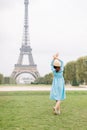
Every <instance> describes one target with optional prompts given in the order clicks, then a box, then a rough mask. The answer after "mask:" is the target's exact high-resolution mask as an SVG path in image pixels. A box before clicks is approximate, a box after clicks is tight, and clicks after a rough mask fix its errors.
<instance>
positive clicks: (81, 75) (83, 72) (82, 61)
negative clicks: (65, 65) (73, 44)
mask: <svg viewBox="0 0 87 130" xmlns="http://www.w3.org/2000/svg"><path fill="white" fill-rule="evenodd" d="M86 61H87V56H85V57H80V58H79V59H77V62H76V76H77V80H78V81H79V82H80V83H86V84H87V64H86Z"/></svg>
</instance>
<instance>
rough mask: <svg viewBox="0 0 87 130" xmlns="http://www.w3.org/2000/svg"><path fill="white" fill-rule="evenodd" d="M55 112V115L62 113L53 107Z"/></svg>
mask: <svg viewBox="0 0 87 130" xmlns="http://www.w3.org/2000/svg"><path fill="white" fill-rule="evenodd" d="M53 112H54V114H55V115H59V114H60V111H58V110H57V109H56V108H55V107H53Z"/></svg>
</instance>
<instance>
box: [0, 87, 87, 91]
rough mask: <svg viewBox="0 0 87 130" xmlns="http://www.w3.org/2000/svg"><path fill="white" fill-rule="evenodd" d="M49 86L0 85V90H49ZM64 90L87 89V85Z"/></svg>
mask: <svg viewBox="0 0 87 130" xmlns="http://www.w3.org/2000/svg"><path fill="white" fill-rule="evenodd" d="M50 89H51V87H49V86H46V87H43V86H42V87H38V86H27V87H26V86H22V87H20V86H18V87H17V86H16V87H15V86H12V87H8V86H6V87H5V86H3V87H0V91H50ZM65 90H66V91H87V87H79V88H77V87H66V88H65Z"/></svg>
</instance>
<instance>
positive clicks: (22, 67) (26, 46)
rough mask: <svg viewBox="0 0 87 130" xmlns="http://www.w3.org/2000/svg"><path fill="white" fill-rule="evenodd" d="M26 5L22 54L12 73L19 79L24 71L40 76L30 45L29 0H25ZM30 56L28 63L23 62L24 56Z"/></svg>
mask: <svg viewBox="0 0 87 130" xmlns="http://www.w3.org/2000/svg"><path fill="white" fill-rule="evenodd" d="M24 5H25V15H24V34H23V40H22V46H21V48H20V54H19V58H18V62H17V64H15V67H14V70H13V72H12V74H11V77H12V78H13V79H15V80H16V79H17V77H18V76H19V75H21V74H23V73H29V74H30V75H32V76H33V78H34V79H36V78H38V77H39V76H40V74H39V72H38V70H37V65H36V64H35V63H34V60H33V56H32V49H31V46H30V38H29V24H28V5H29V1H28V0H24ZM25 55H26V56H27V58H28V64H23V59H24V56H25Z"/></svg>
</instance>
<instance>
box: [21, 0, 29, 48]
mask: <svg viewBox="0 0 87 130" xmlns="http://www.w3.org/2000/svg"><path fill="white" fill-rule="evenodd" d="M24 4H25V12H24V13H25V14H24V34H23V41H22V45H26V46H27V45H29V44H30V37H29V24H28V5H29V0H24Z"/></svg>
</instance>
